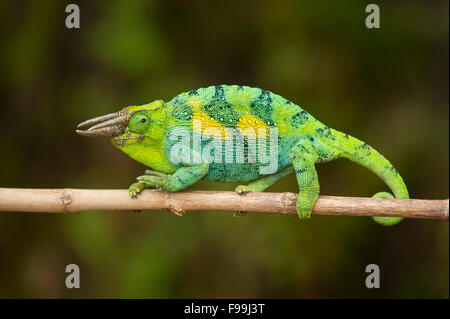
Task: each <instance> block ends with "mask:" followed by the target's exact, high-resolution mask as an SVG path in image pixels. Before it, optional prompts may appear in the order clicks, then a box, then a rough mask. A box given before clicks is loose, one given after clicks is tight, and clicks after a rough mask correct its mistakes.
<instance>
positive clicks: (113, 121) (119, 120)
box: [89, 114, 128, 131]
mask: <svg viewBox="0 0 450 319" xmlns="http://www.w3.org/2000/svg"><path fill="white" fill-rule="evenodd" d="M127 123H128V116H127V115H126V114H124V115H120V116H118V117H115V118H113V119H111V120H108V121H105V122H102V123H99V124H97V125H94V126H93V127H91V128H90V129H89V131H93V130H97V129H99V128H103V127H108V126H113V125H117V124H119V125H120V124H125V125H126V124H127Z"/></svg>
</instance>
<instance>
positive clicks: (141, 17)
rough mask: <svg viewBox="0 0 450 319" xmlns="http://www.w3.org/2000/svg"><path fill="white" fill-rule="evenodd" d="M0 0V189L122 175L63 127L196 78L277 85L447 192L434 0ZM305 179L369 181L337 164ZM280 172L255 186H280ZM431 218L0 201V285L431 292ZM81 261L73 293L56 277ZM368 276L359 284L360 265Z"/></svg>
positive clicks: (198, 83) (434, 189)
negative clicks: (31, 205) (42, 209)
mask: <svg viewBox="0 0 450 319" xmlns="http://www.w3.org/2000/svg"><path fill="white" fill-rule="evenodd" d="M68 3H69V2H64V1H56V0H54V1H50V0H48V1H21V2H16V1H1V2H0V30H1V31H0V32H1V40H0V41H1V42H0V44H1V50H0V70H1V71H0V72H1V75H0V96H1V107H0V120H1V125H0V134H1V135H0V136H1V153H2V156H1V161H2V165H1V168H0V183H1V187H40V188H59V187H78V188H126V187H128V186H129V184H130V183H131V182H133V180H134V178H135V177H136V176H137V175H139V174H141V173H142V171H143V169H144V167H143V166H142V165H140V164H138V163H136V162H134V161H133V160H131V159H130V158H128V157H127V156H126V155H125V154H122V153H121V152H120V151H119V150H117V149H115V148H114V147H113V146H112V145H110V143H109V142H108V141H107V140H106V139H101V138H98V139H94V138H93V139H91V138H86V137H82V136H79V135H77V134H75V132H74V129H75V126H76V124H77V123H79V122H81V121H83V120H85V119H88V118H91V117H94V116H97V115H102V114H105V113H109V112H113V111H116V110H119V109H120V108H122V107H123V106H126V105H130V104H143V103H146V102H149V101H152V100H155V99H164V100H166V101H168V100H170V99H171V98H172V97H173V96H175V95H176V94H179V93H181V92H184V91H187V90H189V89H195V88H199V87H205V86H209V85H214V84H245V85H250V86H257V87H261V88H264V89H268V90H271V91H273V92H275V93H278V94H280V95H282V96H284V97H286V98H288V99H290V100H292V101H295V102H296V103H297V104H300V105H302V106H304V107H305V108H306V109H307V110H308V111H309V112H310V113H312V114H313V115H314V116H316V117H317V118H318V119H320V120H321V121H322V122H324V123H327V124H328V125H330V126H331V127H333V128H336V129H338V130H342V131H345V132H348V133H350V134H352V135H354V136H356V137H359V138H361V139H362V140H364V141H366V142H367V143H369V144H371V145H372V146H374V147H375V148H377V149H378V150H379V151H380V152H382V153H383V154H385V155H386V157H387V158H389V159H390V160H391V162H392V163H393V164H394V165H395V166H396V168H397V169H398V171H399V172H400V173H401V174H402V176H403V177H404V179H405V181H406V184H407V186H408V188H409V191H410V194H411V197H414V198H429V199H433V198H436V199H440V198H448V185H449V180H448V163H449V152H448V150H449V147H448V142H449V141H448V133H449V126H448V123H449V117H448V102H449V101H448V70H449V65H448V29H449V26H448V10H449V8H448V1H445V0H442V1H389V2H387V1H383V2H382V3H381V4H380V8H381V29H377V30H375V29H371V30H369V29H367V28H366V27H365V25H364V21H365V18H366V16H367V13H365V6H366V5H367V4H368V3H370V2H364V1H357V0H352V1H346V3H345V5H340V4H339V5H338V4H337V3H336V2H335V1H331V0H326V1H258V2H256V1H187V0H184V1H183V0H178V1H75V3H77V4H79V6H80V9H81V28H80V29H71V30H69V29H66V28H65V25H64V21H65V18H66V13H65V11H64V9H65V6H66V5H67V4H68ZM318 170H319V176H320V181H321V187H322V189H321V192H322V194H327V195H345V196H371V195H372V194H373V193H375V192H377V191H382V190H384V189H386V186H385V185H384V184H383V183H382V182H381V181H380V180H379V179H378V178H377V177H376V176H375V175H373V174H372V173H370V172H369V171H368V170H366V169H364V168H362V167H359V166H357V165H355V164H353V163H351V162H348V161H345V160H338V161H335V162H332V163H329V164H325V165H321V166H319V167H318ZM234 186H236V185H227V184H213V183H207V182H200V183H198V184H197V185H195V186H194V187H192V188H193V189H217V190H219V189H223V190H225V189H226V190H232V189H233V188H234ZM296 190H297V185H296V181H295V178H294V177H293V176H290V177H288V178H285V179H284V180H282V181H281V182H279V183H278V184H276V185H274V186H273V187H271V188H270V189H269V191H274V192H277V191H296ZM448 234H449V232H448V223H444V222H436V221H424V220H405V221H404V222H402V223H401V224H399V225H398V226H395V227H393V228H384V227H381V226H379V225H377V224H375V223H374V222H372V220H371V219H369V218H354V217H353V218H352V217H325V216H313V218H312V219H311V220H310V221H306V222H305V221H299V220H296V219H293V218H287V217H282V216H274V215H267V216H263V215H257V214H254V215H252V214H249V215H247V216H245V217H242V218H233V217H231V214H229V213H218V212H215V213H210V212H192V213H188V214H187V215H185V216H184V217H183V218H179V217H176V216H174V215H171V214H169V213H167V212H142V213H132V212H86V213H83V214H80V215H74V216H62V215H61V216H57V215H50V214H49V215H46V214H14V213H3V214H1V217H0V282H1V285H0V297H45V298H47V297H132V298H170V297H172V298H179V297H187V298H191V297H195V298H197V297H289V298H297V297H425V298H428V297H448V289H449V278H448V273H449V271H448V267H449V260H448V259H449V245H448V243H449V236H448ZM70 263H76V264H78V265H80V268H81V289H77V290H68V289H66V288H65V286H64V280H65V276H66V274H65V272H64V270H65V266H66V265H67V264H70ZM371 263H376V264H378V265H379V266H380V268H381V289H376V290H375V289H373V290H369V289H367V288H365V285H364V280H365V276H366V274H365V272H364V269H365V266H366V265H367V264H371Z"/></svg>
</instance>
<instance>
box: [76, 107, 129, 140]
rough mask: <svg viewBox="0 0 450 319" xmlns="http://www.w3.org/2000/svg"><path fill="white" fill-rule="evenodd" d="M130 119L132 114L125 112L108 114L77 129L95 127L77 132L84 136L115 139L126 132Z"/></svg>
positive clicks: (82, 124)
mask: <svg viewBox="0 0 450 319" xmlns="http://www.w3.org/2000/svg"><path fill="white" fill-rule="evenodd" d="M129 119H130V114H127V113H125V112H123V111H119V112H116V113H111V114H106V115H103V116H98V117H95V118H93V119H90V120H87V121H84V122H82V123H80V124H78V125H77V128H80V127H84V126H88V125H93V124H95V125H94V126H92V127H91V128H89V129H87V130H76V132H77V133H78V134H80V135H84V136H110V137H115V136H118V135H120V134H123V133H124V132H125V129H126V126H127V124H128V121H129Z"/></svg>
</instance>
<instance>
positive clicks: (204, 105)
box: [76, 85, 409, 226]
mask: <svg viewBox="0 0 450 319" xmlns="http://www.w3.org/2000/svg"><path fill="white" fill-rule="evenodd" d="M91 125H93V126H91ZM86 126H91V127H90V128H89V129H84V130H81V129H77V130H76V132H77V133H79V134H81V135H84V136H109V137H110V138H111V142H112V144H113V145H114V146H115V147H117V148H119V149H120V150H121V151H123V152H124V153H125V154H127V155H128V156H130V157H131V158H132V159H134V160H136V161H137V162H140V163H142V164H144V165H145V166H147V167H149V168H151V169H150V170H146V171H145V174H144V175H142V176H138V177H137V179H136V180H137V181H136V182H135V183H133V184H132V185H131V186H130V187H129V194H130V196H131V197H132V198H135V197H136V196H138V194H139V193H140V192H142V191H143V190H144V189H147V188H156V189H162V190H164V191H167V192H176V191H179V190H182V189H185V188H187V187H189V186H191V185H193V184H194V183H196V182H197V181H199V180H201V179H205V180H210V181H215V182H234V183H239V184H242V185H239V186H238V187H237V188H236V189H235V191H236V192H237V193H239V194H241V195H245V194H246V193H249V192H263V191H264V190H265V189H267V188H268V187H269V186H271V185H272V184H274V183H275V182H276V181H278V180H279V179H281V178H283V177H285V176H287V175H290V174H295V175H296V179H297V183H298V187H299V194H298V199H297V202H296V211H297V214H298V217H300V218H301V219H308V218H310V217H311V214H312V210H313V207H314V205H315V203H316V201H317V199H318V197H319V192H320V185H319V180H318V175H317V171H316V167H315V165H316V164H319V163H325V162H329V161H331V160H334V159H338V158H346V159H349V160H351V161H353V162H356V163H358V164H360V165H362V166H364V167H366V168H368V169H369V170H371V171H372V172H374V173H375V174H376V175H377V176H379V177H380V178H381V179H382V180H383V181H384V182H385V183H386V185H387V186H388V187H389V188H390V189H391V190H392V192H393V193H394V195H395V197H396V198H409V195H408V190H407V188H406V185H405V183H404V181H403V179H402V177H401V176H400V174H399V173H398V172H397V170H396V169H395V168H394V166H393V165H392V164H391V163H390V162H389V161H388V160H387V159H386V158H385V157H384V156H383V155H381V154H380V153H379V152H378V151H377V150H375V149H374V148H372V147H371V146H370V145H368V144H367V143H365V142H363V141H361V140H359V139H357V138H355V137H352V136H350V135H348V134H346V133H342V132H340V131H337V130H335V129H333V128H330V127H328V126H327V125H325V124H323V123H322V122H320V121H319V120H317V119H315V118H314V117H313V116H312V115H311V114H310V113H308V112H307V111H306V110H304V109H303V108H302V107H300V106H299V105H297V104H295V103H293V102H291V101H290V100H288V99H285V98H284V97H282V96H280V95H277V94H275V93H272V92H270V91H267V90H263V89H260V88H254V87H249V86H242V85H217V86H210V87H207V88H200V89H197V90H190V91H188V92H184V93H181V94H179V95H177V96H175V97H174V98H172V99H171V100H170V101H169V102H164V101H163V100H155V101H153V102H151V103H148V104H144V105H131V106H127V107H124V108H123V109H121V110H120V111H118V112H115V113H111V114H107V115H103V116H99V117H95V118H93V119H90V120H87V121H84V122H82V123H80V124H79V125H78V127H77V128H81V127H86ZM252 132H253V133H252ZM260 133H261V134H260ZM194 144H195V145H194ZM267 151H269V156H267ZM180 154H181V155H180ZM264 156H265V157H264ZM224 157H226V160H223V158H224ZM267 158H271V160H272V161H271V163H270V165H268V160H267ZM227 159H228V160H227ZM230 159H231V160H230ZM263 168H264V169H265V170H264V169H263ZM373 197H377V198H394V196H393V195H392V194H390V193H388V192H380V193H377V194H375V195H374V196H373ZM373 219H374V220H375V222H377V223H379V224H381V225H385V226H390V225H395V224H397V223H398V222H400V221H401V220H402V218H400V217H373Z"/></svg>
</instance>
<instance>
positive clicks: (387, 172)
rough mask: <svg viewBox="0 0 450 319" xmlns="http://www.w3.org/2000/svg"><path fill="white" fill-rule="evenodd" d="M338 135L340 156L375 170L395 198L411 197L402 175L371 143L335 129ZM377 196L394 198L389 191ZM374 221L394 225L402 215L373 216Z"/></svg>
mask: <svg viewBox="0 0 450 319" xmlns="http://www.w3.org/2000/svg"><path fill="white" fill-rule="evenodd" d="M333 131H334V132H333V134H334V135H335V137H336V142H337V143H336V144H337V145H339V148H340V150H341V152H342V153H341V154H340V157H344V158H348V159H349V160H351V161H353V162H356V163H358V164H360V165H362V166H364V167H366V168H368V169H370V170H371V171H372V172H374V173H375V174H376V175H378V176H379V177H380V178H381V179H382V180H383V181H384V182H385V183H386V185H388V186H389V188H390V189H391V190H392V192H393V193H394V195H395V198H409V195H408V190H407V188H406V185H405V183H404V182H403V179H402V177H401V176H400V174H399V173H398V172H397V170H396V169H395V168H394V166H392V164H391V163H390V162H389V161H388V160H387V159H386V158H385V157H384V156H383V155H381V154H380V153H379V152H378V151H377V150H375V149H374V148H372V147H371V146H370V145H368V144H366V143H364V142H362V141H360V140H358V139H357V138H354V137H352V136H349V135H347V134H344V133H341V132H338V131H336V130H333ZM373 197H375V198H394V196H392V194H390V193H387V192H380V193H376V194H375V195H374V196H373ZM373 219H374V221H376V222H377V223H379V224H381V225H384V226H392V225H395V224H397V223H398V222H400V221H401V220H402V219H403V218H401V217H373Z"/></svg>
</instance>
